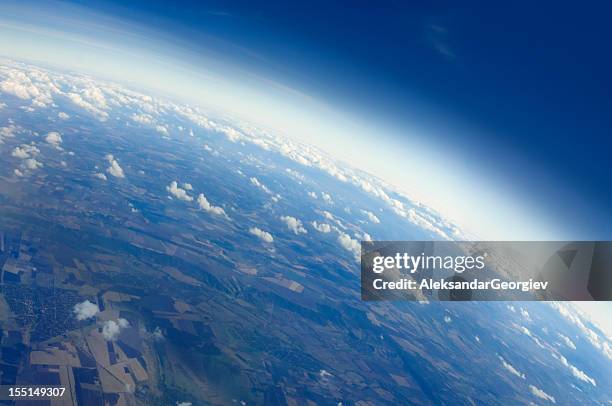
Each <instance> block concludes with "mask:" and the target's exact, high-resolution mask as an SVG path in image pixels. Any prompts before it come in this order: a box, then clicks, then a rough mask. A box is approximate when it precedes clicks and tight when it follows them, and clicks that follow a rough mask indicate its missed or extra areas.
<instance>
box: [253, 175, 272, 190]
mask: <svg viewBox="0 0 612 406" xmlns="http://www.w3.org/2000/svg"><path fill="white" fill-rule="evenodd" d="M250 181H251V183H252V184H253V185H255V186H256V187H257V188H259V189H261V190H263V191H264V192H266V193H270V194H272V192H271V191H270V189H268V187H267V186H266V185H264V184H263V183H261V182H260V181H259V180H258V179H257V178H255V177H252V178H251V179H250Z"/></svg>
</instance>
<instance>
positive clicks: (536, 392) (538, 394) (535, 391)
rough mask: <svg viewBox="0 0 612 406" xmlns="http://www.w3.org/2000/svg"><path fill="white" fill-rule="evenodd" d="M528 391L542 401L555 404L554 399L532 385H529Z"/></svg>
mask: <svg viewBox="0 0 612 406" xmlns="http://www.w3.org/2000/svg"><path fill="white" fill-rule="evenodd" d="M529 391H530V392H531V393H532V394H533V395H534V396H536V397H538V398H540V399H542V400H548V401H549V402H552V403H557V402H556V401H555V398H554V397H552V396H550V395H549V394H548V393H546V392H544V391H543V390H542V389H540V388H538V387H536V386H533V385H529Z"/></svg>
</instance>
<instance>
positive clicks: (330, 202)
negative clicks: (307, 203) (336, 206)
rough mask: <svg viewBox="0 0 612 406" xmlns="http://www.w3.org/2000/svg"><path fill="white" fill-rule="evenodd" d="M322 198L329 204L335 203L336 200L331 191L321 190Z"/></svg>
mask: <svg viewBox="0 0 612 406" xmlns="http://www.w3.org/2000/svg"><path fill="white" fill-rule="evenodd" d="M321 198H322V199H323V201H324V202H325V203H327V204H333V203H334V200H333V199H332V197H331V195H330V194H329V193H325V192H321Z"/></svg>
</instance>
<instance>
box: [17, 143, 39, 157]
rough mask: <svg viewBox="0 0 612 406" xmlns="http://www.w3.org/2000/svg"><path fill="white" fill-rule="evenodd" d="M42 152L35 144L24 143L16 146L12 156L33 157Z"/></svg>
mask: <svg viewBox="0 0 612 406" xmlns="http://www.w3.org/2000/svg"><path fill="white" fill-rule="evenodd" d="M38 154H40V150H39V149H38V148H37V147H36V146H35V145H28V144H22V145H20V146H18V147H15V149H14V150H13V152H12V153H11V155H12V156H14V157H15V158H19V159H28V158H33V157H35V156H37V155H38Z"/></svg>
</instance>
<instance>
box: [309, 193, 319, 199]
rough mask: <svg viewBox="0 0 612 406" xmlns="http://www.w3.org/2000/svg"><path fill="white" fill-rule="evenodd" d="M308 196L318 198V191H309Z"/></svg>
mask: <svg viewBox="0 0 612 406" xmlns="http://www.w3.org/2000/svg"><path fill="white" fill-rule="evenodd" d="M308 196H310V197H312V198H313V199H318V196H317V192H308Z"/></svg>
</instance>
